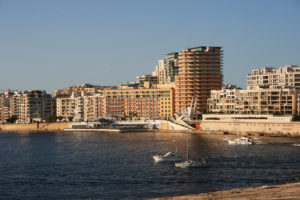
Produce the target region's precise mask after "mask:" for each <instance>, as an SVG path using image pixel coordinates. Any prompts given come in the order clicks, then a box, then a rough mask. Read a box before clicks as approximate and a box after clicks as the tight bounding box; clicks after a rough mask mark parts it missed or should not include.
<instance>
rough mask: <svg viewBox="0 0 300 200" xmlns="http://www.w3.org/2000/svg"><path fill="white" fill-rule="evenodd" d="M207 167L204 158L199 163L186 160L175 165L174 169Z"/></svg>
mask: <svg viewBox="0 0 300 200" xmlns="http://www.w3.org/2000/svg"><path fill="white" fill-rule="evenodd" d="M207 166H208V163H207V161H206V160H205V159H204V158H202V160H201V161H196V160H187V161H184V162H181V163H175V167H179V168H199V167H207Z"/></svg>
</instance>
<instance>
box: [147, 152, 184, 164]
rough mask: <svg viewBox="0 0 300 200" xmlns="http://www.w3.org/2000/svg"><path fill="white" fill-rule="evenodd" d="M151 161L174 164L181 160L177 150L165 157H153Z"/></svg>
mask: <svg viewBox="0 0 300 200" xmlns="http://www.w3.org/2000/svg"><path fill="white" fill-rule="evenodd" d="M153 159H154V161H155V162H163V161H168V162H176V161H180V160H181V158H180V157H179V156H178V153H177V150H176V151H173V152H168V153H166V154H165V155H154V156H153Z"/></svg>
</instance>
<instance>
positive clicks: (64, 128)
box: [0, 122, 300, 138]
mask: <svg viewBox="0 0 300 200" xmlns="http://www.w3.org/2000/svg"><path fill="white" fill-rule="evenodd" d="M48 131H51V132H70V131H76V132H86V131H87V132H164V133H182V132H187V130H170V129H140V128H136V129H135V128H131V129H70V123H66V122H64V123H61V122H55V123H31V124H0V133H1V132H21V133H22V132H26V133H27V132H48ZM188 132H189V133H192V134H214V135H227V134H229V135H238V136H263V137H292V138H294V137H300V134H290V133H282V132H277V133H270V132H255V131H247V130H245V131H244V132H240V131H239V132H238V131H224V130H222V131H221V130H189V131H188Z"/></svg>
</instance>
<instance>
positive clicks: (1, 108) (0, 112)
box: [0, 94, 10, 123]
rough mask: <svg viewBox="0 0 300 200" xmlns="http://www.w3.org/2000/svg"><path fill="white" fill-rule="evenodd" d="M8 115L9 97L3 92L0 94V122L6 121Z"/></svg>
mask: <svg viewBox="0 0 300 200" xmlns="http://www.w3.org/2000/svg"><path fill="white" fill-rule="evenodd" d="M9 117H10V108H9V97H8V96H6V95H4V94H3V95H1V96H0V123H4V122H6V120H7V119H8V118H9Z"/></svg>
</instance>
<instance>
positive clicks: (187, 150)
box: [186, 131, 189, 161]
mask: <svg viewBox="0 0 300 200" xmlns="http://www.w3.org/2000/svg"><path fill="white" fill-rule="evenodd" d="M186 161H189V131H187V132H186Z"/></svg>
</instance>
